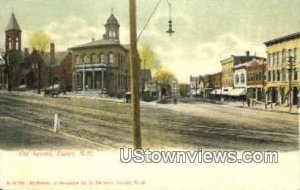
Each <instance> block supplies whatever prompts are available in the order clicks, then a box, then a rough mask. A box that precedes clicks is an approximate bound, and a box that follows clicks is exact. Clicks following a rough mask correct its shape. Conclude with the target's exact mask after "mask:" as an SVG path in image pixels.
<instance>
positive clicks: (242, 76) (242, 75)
mask: <svg viewBox="0 0 300 190" xmlns="http://www.w3.org/2000/svg"><path fill="white" fill-rule="evenodd" d="M244 83H245V75H244V73H242V74H241V84H244Z"/></svg>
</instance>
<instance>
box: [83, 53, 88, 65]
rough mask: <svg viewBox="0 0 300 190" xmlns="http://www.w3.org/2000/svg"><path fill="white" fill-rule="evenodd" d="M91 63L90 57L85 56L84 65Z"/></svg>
mask: <svg viewBox="0 0 300 190" xmlns="http://www.w3.org/2000/svg"><path fill="white" fill-rule="evenodd" d="M89 62H90V60H89V57H88V56H87V55H84V56H83V63H84V64H87V63H89Z"/></svg>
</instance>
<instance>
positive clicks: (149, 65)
mask: <svg viewBox="0 0 300 190" xmlns="http://www.w3.org/2000/svg"><path fill="white" fill-rule="evenodd" d="M139 56H140V61H141V67H142V69H144V70H145V69H154V70H157V69H159V68H160V63H159V61H158V58H157V55H156V53H155V52H154V51H153V49H152V47H151V46H150V45H149V44H143V45H141V46H140V47H139ZM144 89H145V71H144V72H143V76H142V91H143V92H144Z"/></svg>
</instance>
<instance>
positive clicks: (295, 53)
mask: <svg viewBox="0 0 300 190" xmlns="http://www.w3.org/2000/svg"><path fill="white" fill-rule="evenodd" d="M296 60H297V48H295V49H294V61H295V63H296Z"/></svg>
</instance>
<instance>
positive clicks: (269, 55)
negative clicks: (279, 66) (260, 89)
mask: <svg viewBox="0 0 300 190" xmlns="http://www.w3.org/2000/svg"><path fill="white" fill-rule="evenodd" d="M270 64H271V54H270V53H268V65H270Z"/></svg>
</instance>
